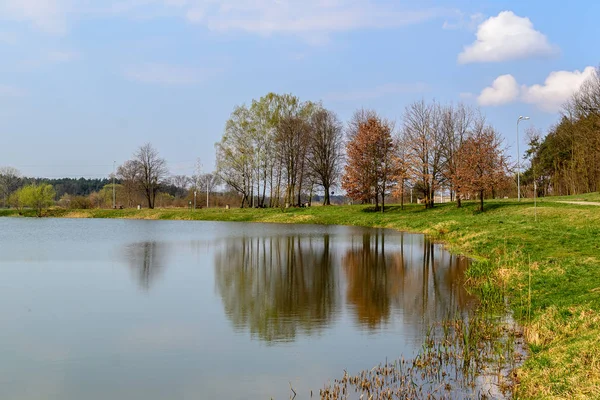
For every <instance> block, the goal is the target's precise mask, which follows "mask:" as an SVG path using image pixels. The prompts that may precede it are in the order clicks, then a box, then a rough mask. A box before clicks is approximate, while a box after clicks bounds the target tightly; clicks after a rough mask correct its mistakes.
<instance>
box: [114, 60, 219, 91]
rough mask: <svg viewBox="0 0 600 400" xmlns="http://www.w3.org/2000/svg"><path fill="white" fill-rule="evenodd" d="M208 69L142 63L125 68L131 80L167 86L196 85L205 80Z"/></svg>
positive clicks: (209, 73)
mask: <svg viewBox="0 0 600 400" xmlns="http://www.w3.org/2000/svg"><path fill="white" fill-rule="evenodd" d="M209 75H212V73H211V72H209V71H208V70H203V69H198V68H190V67H182V66H178V65H168V64H142V65H136V66H130V67H128V68H126V69H125V77H126V78H127V79H129V80H132V81H136V82H141V83H150V84H158V85H165V86H178V85H195V84H198V83H201V82H203V81H205V80H206V79H207V78H208V76H209Z"/></svg>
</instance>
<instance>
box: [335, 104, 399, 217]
mask: <svg viewBox="0 0 600 400" xmlns="http://www.w3.org/2000/svg"><path fill="white" fill-rule="evenodd" d="M395 150H396V145H395V143H394V141H393V139H392V125H391V123H390V122H388V121H386V120H382V119H381V118H380V117H379V116H377V115H376V114H374V113H373V114H372V115H371V114H369V116H368V117H367V118H366V119H365V120H363V121H361V122H360V123H359V124H358V129H357V131H356V133H355V135H353V137H352V138H351V140H350V142H348V145H347V147H346V152H347V164H346V169H345V172H344V176H343V179H342V188H343V189H344V190H345V191H346V193H347V194H348V197H350V198H352V199H354V200H360V201H362V202H363V203H368V202H370V201H371V200H374V201H375V208H376V209H379V200H380V199H381V211H382V212H383V211H384V207H385V195H386V192H387V191H388V190H389V189H390V188H391V187H392V186H393V185H394V180H393V178H394V177H395V176H396V175H397V173H396V154H395Z"/></svg>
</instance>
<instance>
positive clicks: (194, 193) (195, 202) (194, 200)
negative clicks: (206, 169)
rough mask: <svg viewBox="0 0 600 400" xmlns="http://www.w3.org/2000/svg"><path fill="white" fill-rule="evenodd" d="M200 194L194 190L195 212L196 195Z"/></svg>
mask: <svg viewBox="0 0 600 400" xmlns="http://www.w3.org/2000/svg"><path fill="white" fill-rule="evenodd" d="M197 193H198V192H197V191H196V190H194V210H195V209H196V194H197Z"/></svg>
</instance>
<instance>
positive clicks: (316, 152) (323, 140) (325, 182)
mask: <svg viewBox="0 0 600 400" xmlns="http://www.w3.org/2000/svg"><path fill="white" fill-rule="evenodd" d="M310 122H311V123H310V136H309V143H308V159H307V161H308V166H309V169H310V172H311V176H312V177H314V181H315V182H316V183H317V184H318V185H319V186H321V187H323V190H324V191H325V198H324V200H323V205H330V204H331V201H330V198H329V189H330V188H331V187H332V186H334V185H335V184H336V183H337V181H338V179H339V177H340V171H341V163H342V145H343V130H342V123H341V122H340V121H339V119H338V118H337V116H336V115H335V114H334V113H333V112H331V111H328V110H325V109H319V110H317V111H316V112H315V113H314V114H313V115H312V118H311V121H310Z"/></svg>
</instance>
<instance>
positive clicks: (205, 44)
mask: <svg viewBox="0 0 600 400" xmlns="http://www.w3.org/2000/svg"><path fill="white" fill-rule="evenodd" d="M597 15H600V3H597V2H591V1H589V2H583V1H581V2H570V3H569V4H568V5H566V4H565V3H564V2H562V1H527V2H524V1H516V0H513V1H492V0H488V1H477V2H472V1H432V0H430V1H427V0H426V1H420V2H416V1H411V2H408V1H391V0H389V1H388V0H371V1H366V0H365V1H360V0H320V1H319V0H303V1H292V0H221V1H218V0H102V1H101V0H0V166H5V165H9V166H14V167H16V168H18V169H19V170H20V171H21V172H22V173H23V174H25V175H28V176H44V177H62V176H69V177H78V176H86V177H103V176H107V175H108V174H110V172H111V171H112V164H113V160H114V161H116V162H117V164H120V163H122V162H123V161H125V160H127V159H128V158H130V157H131V155H132V153H133V152H134V151H135V150H136V148H137V147H139V146H140V145H141V144H144V143H145V142H151V143H152V144H153V145H154V146H155V147H156V148H157V149H158V150H159V152H160V154H161V155H162V156H163V157H165V158H166V159H167V161H168V162H169V166H170V169H171V172H172V173H173V174H182V173H185V174H191V173H192V171H193V166H194V164H195V160H196V159H197V158H200V159H201V160H202V163H203V164H204V166H205V170H209V169H212V168H213V166H214V161H215V159H214V158H215V156H214V143H215V142H217V141H218V140H220V138H221V135H222V133H223V127H224V124H225V121H226V119H227V118H228V116H229V114H230V113H231V111H232V109H233V107H234V106H235V105H237V104H243V103H249V102H250V101H251V100H252V99H253V98H259V97H260V96H262V95H264V94H266V93H268V92H270V91H273V92H278V93H284V92H285V93H293V94H295V95H297V96H299V97H300V98H301V99H303V100H314V101H318V100H322V101H323V104H324V105H325V106H326V107H327V108H329V109H332V110H333V111H335V112H337V113H338V115H339V116H340V118H342V119H343V120H347V119H348V118H349V117H350V116H351V114H352V112H353V111H354V110H355V109H357V108H359V107H367V108H374V109H376V110H377V111H378V112H380V113H381V114H382V115H383V116H385V117H387V118H390V119H394V120H396V121H398V123H400V121H401V116H402V112H403V109H404V107H405V105H406V104H408V103H410V102H412V101H415V100H420V99H421V98H424V99H426V100H433V99H436V100H439V101H441V102H458V101H463V102H465V103H468V104H472V105H474V106H479V107H481V110H482V111H483V112H484V113H485V115H486V116H487V119H488V121H489V123H491V124H493V125H494V126H496V127H497V128H498V130H499V131H500V132H501V133H502V134H503V135H504V137H505V138H506V143H507V146H509V152H510V154H512V155H513V156H514V155H515V154H516V151H515V149H516V132H515V123H516V119H517V118H518V116H519V115H528V116H530V117H531V121H528V122H526V124H533V125H535V126H536V127H538V128H540V129H542V130H543V131H546V130H547V128H548V127H549V126H551V125H552V124H553V123H555V122H556V121H557V120H558V118H559V106H560V104H561V103H562V102H563V101H564V100H565V99H566V98H568V96H569V95H570V93H572V91H573V90H574V89H576V88H577V87H578V85H579V84H580V83H581V82H582V81H583V80H584V79H585V77H586V76H589V74H591V73H593V67H596V66H598V65H599V64H600V54H599V53H598V52H597V38H598V37H600V29H599V28H598V23H597V21H596V19H597V18H596V17H597ZM521 126H522V128H523V129H524V128H525V127H526V125H525V123H524V124H522V125H521ZM522 133H523V131H522ZM523 136H524V134H522V135H521V137H522V138H523ZM522 143H524V141H522ZM522 148H524V145H522Z"/></svg>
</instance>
